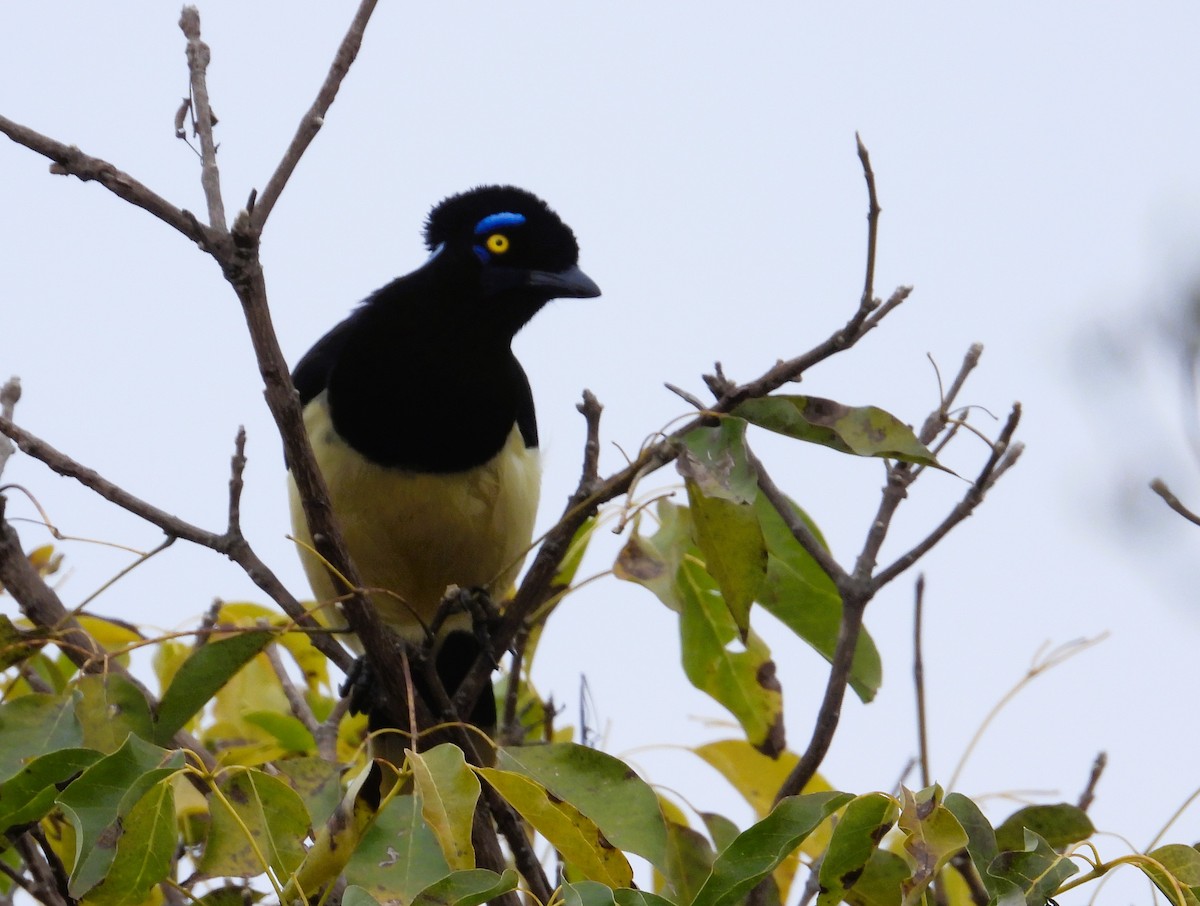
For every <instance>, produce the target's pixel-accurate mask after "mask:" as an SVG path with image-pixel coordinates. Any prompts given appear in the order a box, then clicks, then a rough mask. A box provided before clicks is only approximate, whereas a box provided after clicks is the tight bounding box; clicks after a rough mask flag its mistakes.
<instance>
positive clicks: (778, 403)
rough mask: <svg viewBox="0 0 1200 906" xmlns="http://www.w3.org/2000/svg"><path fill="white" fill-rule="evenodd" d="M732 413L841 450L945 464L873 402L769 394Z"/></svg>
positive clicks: (930, 464)
mask: <svg viewBox="0 0 1200 906" xmlns="http://www.w3.org/2000/svg"><path fill="white" fill-rule="evenodd" d="M733 414H734V415H737V416H740V417H742V418H744V419H746V420H747V421H748V422H750V423H751V424H754V425H758V426H759V427H760V428H766V429H767V430H768V431H775V432H776V433H779V434H783V435H786V436H787V437H794V438H796V439H797V440H803V441H807V442H808V443H814V444H821V445H822V446H825V447H829V448H831V449H833V450H837V451H839V452H841V453H851V454H853V455H855V456H879V457H883V458H885V459H899V460H902V461H904V462H911V463H916V464H917V465H924V466H934V467H935V468H939V469H940V468H941V466H940V465H939V464H938V461H937V459H936V458H935V457H934V455H933V454H932V453H931V452H930V451H929V448H928V447H926V446H925V445H924V444H923V443H921V442H920V441H919V440H917V436H916V435H915V434H914V433H913V431H912V428H910V427H908V426H907V425H906V424H904V423H903V422H902V421H900V420H899V419H898V418H896V417H895V416H894V415H891V414H890V413H888V412H885V411H884V410H882V409H879V408H877V407H875V406H844V405H842V404H841V403H836V402H834V401H833V400H827V399H821V398H820V397H817V396H766V397H762V398H760V399H752V400H746V401H745V402H744V403H742V404H741V405H740V406H738V407H737V408H736V409H734V410H733Z"/></svg>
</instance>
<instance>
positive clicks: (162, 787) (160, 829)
mask: <svg viewBox="0 0 1200 906" xmlns="http://www.w3.org/2000/svg"><path fill="white" fill-rule="evenodd" d="M175 844H176V839H175V793H174V791H173V790H172V788H171V780H170V778H167V779H164V780H160V781H159V782H158V783H156V784H155V785H154V786H152V787H151V788H150V789H149V790H148V791H147V792H146V794H145V795H144V796H142V798H141V799H139V800H138V801H137V804H136V805H134V806H133V808H131V809H130V810H129V814H128V815H126V816H125V818H124V820H123V821H122V822H121V823H120V830H119V836H118V838H117V852H116V856H115V857H114V858H113V862H112V866H111V867H110V868H109V869H108V872H107V874H105V876H104V877H103V878H102V879H101V881H100V882H99V883H98V884H97V885H96V886H95V887H93V888H92V889H91V890H90V891H88V895H87V902H88V903H89V904H95V906H125V904H128V903H141V902H143V901H144V900H145V899H146V898H147V896H148V895H149V893H150V891H151V889H152V888H153V887H154V885H156V884H158V883H159V882H160V881H162V880H164V879H165V878H166V877H167V875H168V873H169V872H170V870H171V859H172V856H173V855H174V854H175Z"/></svg>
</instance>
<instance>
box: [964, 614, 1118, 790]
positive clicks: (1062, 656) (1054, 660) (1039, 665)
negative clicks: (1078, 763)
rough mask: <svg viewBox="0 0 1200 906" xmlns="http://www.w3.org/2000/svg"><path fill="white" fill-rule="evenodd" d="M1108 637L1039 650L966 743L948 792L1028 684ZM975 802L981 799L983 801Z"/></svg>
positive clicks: (1066, 643) (1101, 636)
mask: <svg viewBox="0 0 1200 906" xmlns="http://www.w3.org/2000/svg"><path fill="white" fill-rule="evenodd" d="M1106 637H1107V633H1105V634H1103V635H1099V636H1095V637H1094V638H1090V639H1076V640H1075V641H1072V642H1065V643H1063V644H1062V645H1059V646H1058V647H1057V648H1054V649H1052V650H1051V651H1050V652H1049V653H1048V654H1046V655H1045V656H1043V651H1044V649H1045V646H1043V647H1042V649H1039V651H1038V652H1037V654H1036V655H1034V660H1033V663H1031V664H1030V665H1029V669H1028V670H1026V671H1025V675H1024V676H1022V677H1021V678H1020V679H1019V680H1017V682H1016V683H1014V684H1013V686H1012V688H1010V689H1009V690H1008V691H1007V692H1005V693H1004V695H1002V696H1001V697H1000V700H999V701H998V702H996V704H995V705H993V706H992V708H991V710H990V711H988V713H987V715H986V716H985V717H984V718H983V720H982V721H980V723H979V727H978V728H977V729H976V730H975V734H974V735H973V736H972V737H971V741H970V742H969V743H967V747H966V749H964V750H963V753H962V755H961V756H959V759H958V764H957V765H955V767H954V773H953V774H951V775H950V780H949V782H948V783H947V784H946V791H947V792H952V791H953V790H955V789H957V788H958V778H959V776H960V775H961V774H962V772H963V768H965V767H966V764H967V761H968V760H969V759H970V757H971V753H972V752H974V751H975V747H976V746H977V745H978V744H979V741H980V740H981V739H982V738H983V735H984V733H985V732H986V731H987V728H988V727H989V726H991V723H992V721H993V720H995V719H996V716H997V715H998V714H999V713H1000V712H1001V711H1003V710H1004V709H1005V707H1006V706H1007V705H1008V703H1009V702H1010V701H1012V700H1013V699H1014V698H1016V697H1017V694H1018V693H1019V692H1020V691H1021V690H1022V689H1024V688H1025V687H1026V686H1027V685H1029V683H1031V682H1033V680H1035V679H1037V678H1038V677H1039V676H1041V675H1042V674H1043V673H1045V672H1046V671H1047V670H1051V669H1053V668H1055V667H1057V666H1058V665H1059V664H1061V663H1063V662H1064V661H1066V660H1069V659H1070V658H1072V657H1074V656H1075V655H1077V654H1081V653H1082V652H1084V651H1086V650H1087V649H1088V648H1091V647H1092V646H1093V645H1097V644H1099V643H1100V642H1102V641H1103V640H1104V639H1105V638H1106ZM976 798H977V799H978V798H980V797H976Z"/></svg>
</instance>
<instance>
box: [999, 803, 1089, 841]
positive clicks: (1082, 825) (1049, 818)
mask: <svg viewBox="0 0 1200 906" xmlns="http://www.w3.org/2000/svg"><path fill="white" fill-rule="evenodd" d="M1026 830H1031V831H1034V832H1035V833H1037V835H1038V836H1039V837H1041V838H1042V839H1043V840H1045V841H1046V842H1047V843H1049V844H1050V845H1051V846H1052V847H1054V848H1055V849H1062V848H1063V847H1066V846H1070V845H1071V844H1072V843H1078V842H1079V841H1080V840H1086V839H1087V838H1088V837H1090V836H1091V835H1092V834H1094V833H1095V832H1096V828H1095V827H1094V826H1093V825H1092V819H1091V818H1089V817H1088V816H1087V812H1085V811H1083V809H1081V808H1079V807H1078V806H1075V805H1071V804H1070V803H1067V802H1060V803H1058V804H1057V805H1030V806H1026V807H1025V808H1023V809H1019V810H1018V811H1015V812H1013V813H1012V814H1011V815H1009V816H1008V817H1007V818H1005V819H1004V821H1003V822H1002V823H1001V824H1000V826H999V827H997V828H996V845H997V846H999V847H1000V849H1001V851H1004V850H1019V849H1022V848H1023V847H1024V844H1025V831H1026Z"/></svg>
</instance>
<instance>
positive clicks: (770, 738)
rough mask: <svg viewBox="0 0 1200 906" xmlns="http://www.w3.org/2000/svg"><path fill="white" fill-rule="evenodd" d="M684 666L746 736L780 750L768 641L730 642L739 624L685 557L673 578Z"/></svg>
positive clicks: (779, 710)
mask: <svg viewBox="0 0 1200 906" xmlns="http://www.w3.org/2000/svg"><path fill="white" fill-rule="evenodd" d="M676 591H677V595H678V599H679V601H680V603H681V605H682V608H683V609H682V612H681V614H680V619H679V633H680V644H681V648H682V651H683V669H684V673H685V674H686V675H687V678H688V680H689V681H690V682H691V683H692V685H693V686H695V687H696V688H697V689H699V690H700V691H702V692H705V693H707V694H708V695H710V696H712V697H713V698H714V699H716V700H717V701H718V702H720V703H721V704H722V705H723V706H724V707H726V708H728V709H729V711H730V713H732V714H733V716H734V717H736V718H737V720H738V723H740V724H741V725H742V729H743V730H744V731H745V733H746V738H747V739H748V740H749V741H750V743H751V744H752V745H753V746H754V747H755V748H757V749H759V750H760V751H761V752H763V753H765V754H767V755H777V754H778V753H780V752H782V751H783V749H784V745H785V743H784V729H783V693H782V690H781V688H780V686H779V680H778V679H777V678H776V676H775V662H774V661H772V660H771V652H770V650H769V649H768V648H767V645H766V643H765V642H764V641H763V640H762V639H761V638H759V637H758V636H757V635H756V634H755V633H753V632H752V633H750V634H749V636H748V637H747V638H746V641H745V644H744V646H742V645H739V646H738V647H740V648H741V649H742V650H740V651H739V650H737V649H736V648H733V647H731V646H730V643H732V642H733V641H734V639H735V638H736V637H737V634H738V631H737V627H736V626H735V625H734V622H733V619H732V617H731V616H730V614H729V609H728V608H727V607H726V606H725V604H724V601H723V599H722V597H721V594H720V592H719V591H718V590H717V588H716V584H715V583H714V582H713V579H712V577H711V576H710V575H709V574H708V573H707V572H706V571H705V570H704V568H703V566H701V564H700V563H698V562H697V561H695V560H691V559H689V560H685V561H684V563H683V564H682V565H681V566H680V567H679V573H678V576H677V581H676Z"/></svg>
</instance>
